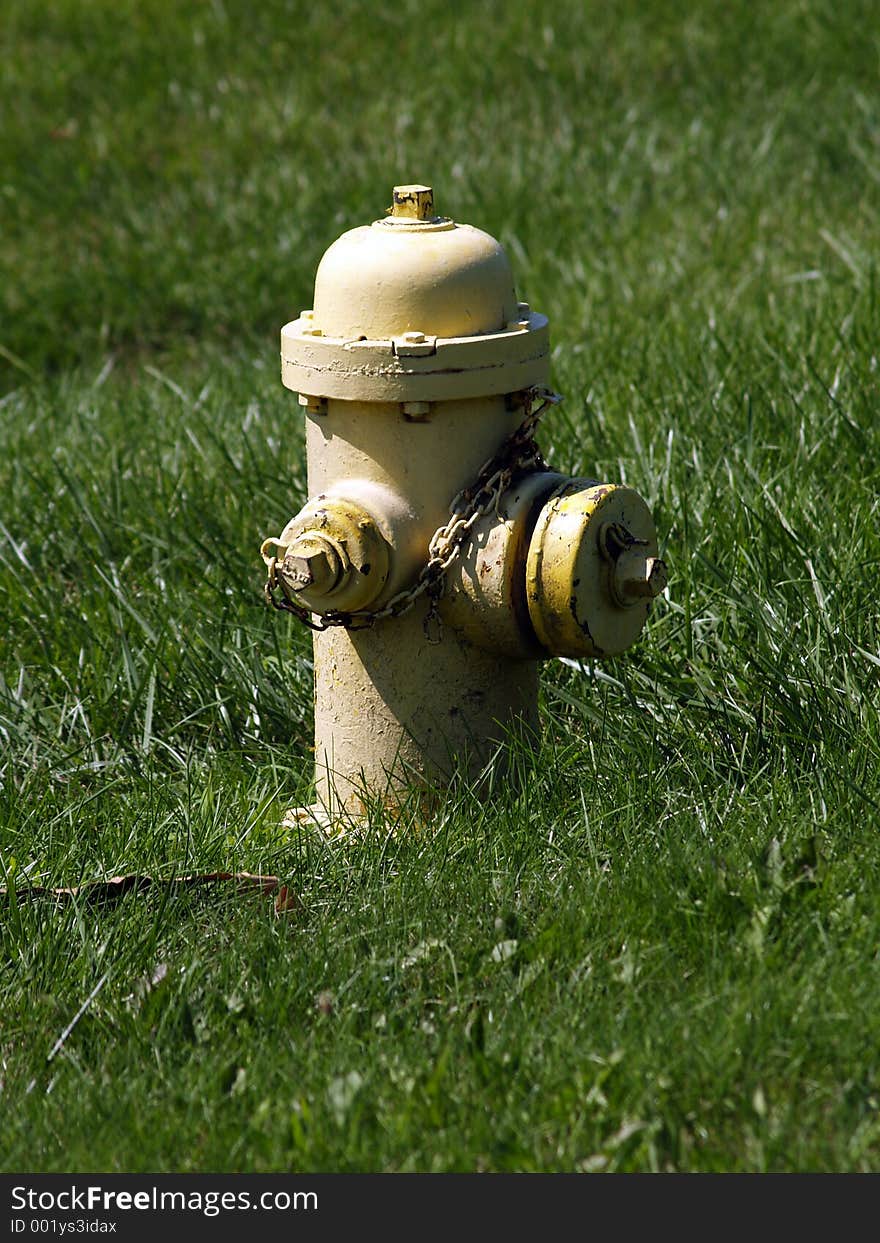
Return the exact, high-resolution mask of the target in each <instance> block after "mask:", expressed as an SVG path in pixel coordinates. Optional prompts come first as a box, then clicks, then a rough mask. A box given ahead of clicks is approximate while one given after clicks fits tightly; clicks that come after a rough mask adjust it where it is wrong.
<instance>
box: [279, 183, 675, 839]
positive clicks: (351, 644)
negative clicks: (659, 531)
mask: <svg viewBox="0 0 880 1243" xmlns="http://www.w3.org/2000/svg"><path fill="white" fill-rule="evenodd" d="M281 359H282V379H283V383H284V385H285V386H286V387H287V388H289V389H292V390H293V391H294V392H296V393H298V394H299V403H300V405H301V406H302V407H303V409H304V412H305V418H306V452H307V460H308V486H309V493H310V496H311V499H310V500H309V501H308V502H307V503H306V505H305V506H304V507H303V509H301V510H300V512H299V513H298V514H297V515H296V516H295V517H294V518H292V519H291V520H290V521H289V522H288V523H287V525H286V526H285V528H284V530H283V531H282V532H281V535H280V536H278V538H277V539H268V540H266V541H265V542H264V543H263V547H262V555H263V559H264V561H265V562H266V565H267V567H268V575H269V577H268V583H267V587H266V594H267V598H268V600H269V601H270V602H271V603H272V604H273V605H275V607H276V608H282V609H286V610H287V611H289V612H292V613H293V614H294V615H295V616H297V617H298V618H299V619H300V620H301V621H302V622H304V623H305V624H306V625H307V626H309V627H311V628H312V630H313V631H314V677H315V760H316V793H317V800H318V805H319V807H320V808H321V809H322V811H323V815H324V819H325V821H326V818H327V817H329V818H330V819H331V821H332V819H333V817H334V816H337V817H338V816H346V815H355V816H358V815H362V814H364V811H365V809H366V808H367V807H368V806H369V805H370V803H371V802H372V801H373V800H380V801H381V802H382V803H383V804H384V805H386V806H391V807H394V806H396V805H398V804H399V803H400V801H401V800H402V799H403V798H404V797H405V795H406V792H407V791H410V790H412V788H413V787H417V788H423V789H424V788H429V789H430V788H437V787H440V786H443V785H444V784H446V783H447V782H448V781H449V779H450V777H451V775H452V774H453V773H454V772H456V771H459V772H463V773H464V774H465V775H466V776H468V777H470V778H476V777H478V776H479V774H481V773H482V772H483V771H484V770H485V768H486V765H487V764H488V763H489V762H490V761H491V760H492V757H493V756H495V755H503V753H504V748H503V747H500V746H499V744H501V743H503V741H504V739H505V738H506V737H507V736H508V734H509V731H510V730H511V729H514V730H516V731H518V732H519V733H521V734H525V735H526V736H532V737H535V736H536V733H537V724H538V680H537V668H538V661H540V660H542V659H545V658H547V657H550V656H568V657H575V658H592V657H605V656H615V655H618V654H619V653H621V652H623V651H625V650H626V649H627V648H629V647H630V646H631V645H632V644H633V643H634V642H635V640H636V639H637V638H638V635H639V634H640V632H641V630H642V627H643V626H644V624H645V620H646V618H647V615H648V611H649V608H650V603H651V600H652V598H653V597H654V596H656V595H657V594H658V593H659V592H661V591H662V590H663V588H664V587H665V584H666V570H665V567H664V565H663V562H662V561H660V560H659V558H658V555H657V554H658V550H657V535H656V531H655V528H654V523H653V521H652V518H651V515H650V512H649V510H648V507H647V505H646V504H645V502H644V501H643V500H642V498H641V497H640V496H639V495H638V494H637V493H636V492H634V491H633V490H632V489H630V488H628V487H624V486H621V485H618V484H611V483H599V482H596V481H595V480H591V479H571V478H567V477H565V476H563V475H560V474H557V473H555V472H554V471H552V470H550V469H548V468H547V467H546V466H545V464H544V462H543V460H542V458H541V455H540V452H539V451H538V449H537V446H536V444H535V440H534V432H535V428H536V424H537V421H538V418H539V417H540V415H541V414H542V413H544V411H545V410H546V409H548V408H549V407H550V406H551V405H552V404H553V403H555V402H556V401H558V400H559V398H557V397H556V396H555V394H553V393H551V392H550V391H549V390H548V389H547V388H546V387H545V386H546V384H547V380H548V376H549V368H550V356H549V333H548V321H547V318H546V316H544V315H541V314H538V313H537V312H535V311H532V310H531V309H530V308H529V306H528V305H527V304H525V303H523V302H517V300H516V294H515V292H514V284H513V276H512V273H511V268H510V264H509V262H508V259H507V256H506V254H505V252H504V250H503V249H502V247H501V246H500V245H499V243H498V242H497V241H495V240H494V238H492V237H490V236H489V235H488V234H486V233H484V232H482V231H481V230H480V229H476V228H473V227H472V226H470V225H460V224H456V223H454V222H453V221H452V220H450V219H448V218H446V217H443V216H438V215H436V214H435V212H434V203H433V193H432V191H431V189H430V188H429V187H427V186H418V185H412V186H397V187H395V189H394V193H393V206H392V207H391V209H390V213H389V214H387V215H386V216H385V217H384V218H383V219H381V220H377V221H375V222H374V223H373V224H371V225H366V226H364V227H361V228H356V229H352V230H351V231H349V232H347V233H344V234H343V235H342V237H340V238H339V239H338V240H337V241H336V242H334V243H333V245H332V246H331V247H330V248H329V250H328V251H327V252H326V254H325V255H324V257H323V259H322V260H321V263H320V266H319V268H318V272H317V276H316V280H315V300H314V309H313V310H307V311H303V312H302V313H301V315H300V316H299V318H298V319H296V320H294V321H293V322H292V323H289V324H287V325H286V326H285V327H284V328H283V329H282V330H281ZM315 815H316V816H319V815H320V812H318V811H316V812H315Z"/></svg>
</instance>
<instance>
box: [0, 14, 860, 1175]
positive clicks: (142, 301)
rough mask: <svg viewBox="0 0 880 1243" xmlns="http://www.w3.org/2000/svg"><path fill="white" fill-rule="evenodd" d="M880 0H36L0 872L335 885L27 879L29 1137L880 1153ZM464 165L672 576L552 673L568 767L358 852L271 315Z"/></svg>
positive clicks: (207, 1160)
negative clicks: (311, 834) (232, 874)
mask: <svg viewBox="0 0 880 1243" xmlns="http://www.w3.org/2000/svg"><path fill="white" fill-rule="evenodd" d="M871 18H872V6H869V5H867V4H860V3H857V2H856V0H850V2H848V3H846V4H843V5H841V4H839V3H838V4H833V5H832V4H830V3H828V4H826V3H821V2H820V0H816V2H815V3H796V2H794V0H786V2H784V3H779V4H774V5H769V4H768V5H754V4H748V5H747V4H745V3H738V2H733V3H726V4H720V3H708V4H701V5H693V6H690V7H689V8H687V9H685V10H682V8H681V6H680V5H672V4H663V3H659V2H655V3H652V4H650V5H645V4H641V5H636V4H634V3H633V4H629V3H620V4H617V5H614V6H610V5H606V6H600V5H598V4H597V5H593V4H580V3H575V2H574V0H570V2H567V3H563V2H560V3H557V4H555V5H554V6H552V11H551V9H549V8H548V9H546V10H544V11H540V10H539V9H538V6H535V5H527V4H524V3H522V4H521V3H512V2H511V0H508V2H507V3H505V4H503V5H502V4H494V3H489V4H485V5H471V6H464V5H461V6H457V5H451V6H450V5H448V4H441V3H439V0H421V3H419V4H418V5H416V4H414V3H413V4H407V3H402V2H398V3H396V4H394V5H387V6H385V5H371V6H365V5H357V4H355V3H351V2H349V3H340V4H338V5H336V6H334V11H333V16H332V20H331V18H330V14H329V12H328V11H325V10H324V9H323V8H322V7H321V6H315V5H310V6H306V5H300V4H296V5H282V4H280V3H274V4H271V3H267V4H263V5H260V6H258V7H257V8H256V9H254V8H253V7H252V6H246V5H244V4H243V3H238V2H233V0H226V2H225V3H224V2H222V0H216V2H215V3H204V4H200V5H197V6H169V5H167V4H160V3H158V0H154V2H153V3H150V2H145V0H142V2H141V3H139V4H138V5H134V4H121V3H119V0H115V3H114V4H112V5H111V4H109V3H105V2H104V0H94V2H93V3H91V4H89V5H82V4H79V3H74V2H73V0H69V2H68V0H54V2H50V0H38V2H32V3H27V4H25V3H23V2H22V3H12V4H11V5H10V6H8V13H6V14H4V30H3V34H2V38H3V40H4V43H5V46H4V49H3V55H2V58H0V63H2V66H3V69H2V73H3V78H2V82H3V85H2V91H3V102H4V110H5V115H6V123H5V124H4V126H3V127H2V130H0V157H2V165H3V168H4V172H3V174H2V184H0V212H2V220H3V231H2V238H0V264H2V266H3V268H4V270H5V279H4V280H3V281H2V288H0V366H2V367H3V371H2V380H3V384H4V388H3V392H4V394H5V395H4V396H3V397H2V398H0V402H2V406H0V419H2V431H0V435H2V453H0V497H2V506H0V520H2V527H0V536H2V544H0V601H2V604H0V608H2V618H3V622H4V625H3V628H2V632H0V737H2V745H3V753H2V760H0V861H2V868H0V870H2V873H3V874H4V876H5V883H7V884H11V885H13V886H16V887H18V888H19V889H21V888H23V887H25V886H26V885H27V884H29V883H30V884H37V883H38V884H56V885H70V884H75V883H77V882H81V881H86V880H89V879H95V878H102V877H105V876H109V875H114V874H118V873H124V872H132V871H148V872H151V873H153V874H155V875H158V876H163V877H170V876H173V875H177V874H180V873H181V872H188V871H202V870H205V871H207V870H211V869H214V868H228V869H245V870H249V871H254V872H256V871H265V872H270V873H273V874H279V875H282V876H283V877H284V878H285V880H287V881H289V882H290V883H291V885H292V887H293V889H294V890H295V892H296V894H297V895H298V905H297V906H296V908H295V909H294V910H292V911H290V912H288V913H287V914H285V915H283V916H276V915H275V914H274V912H273V910H272V904H271V902H267V901H266V900H265V899H263V898H260V897H258V896H248V897H235V898H233V897H232V896H231V895H230V894H229V893H228V892H225V891H221V890H220V889H219V888H218V889H217V890H212V891H210V892H205V891H191V890H183V889H177V890H175V889H170V890H169V889H163V890H156V891H150V892H148V893H145V894H139V895H134V894H131V895H128V896H127V897H125V898H123V899H122V900H121V901H119V902H118V903H117V904H115V905H113V906H104V907H102V906H98V905H94V904H90V903H88V902H87V901H86V900H85V899H82V898H81V899H77V900H74V901H72V902H70V903H68V904H66V905H64V906H56V905H54V904H52V903H50V902H47V901H45V900H41V901H26V902H24V903H22V904H21V905H17V904H14V903H8V902H7V903H6V904H5V905H4V906H3V907H2V908H0V954H2V959H0V961H2V973H0V1089H2V1102H3V1113H4V1124H3V1128H2V1132H0V1166H2V1168H4V1169H24V1168H29V1169H33V1170H38V1169H39V1170H98V1169H119V1170H129V1171H135V1170H164V1169H168V1170H171V1169H193V1170H208V1169H210V1170H227V1169H230V1170H231V1169H238V1170H279V1169H295V1170H308V1171H314V1170H328V1169H329V1170H397V1169H417V1170H431V1169H439V1170H475V1169H476V1170H593V1169H604V1170H645V1169H661V1170H663V1169H674V1170H770V1169H772V1170H793V1169H798V1170H877V1169H878V1168H880V1057H878V1052H877V1050H878V1048H880V958H878V953H877V945H878V939H880V887H878V883H877V882H878V870H880V841H878V834H877V823H878V805H880V779H878V774H880V764H878V751H880V720H878V686H880V655H878V653H880V638H878V610H877V589H876V585H875V584H876V576H877V572H878V563H880V523H878V502H877V495H878V473H880V472H878V461H880V454H878V450H880V445H878V435H880V433H878V423H877V418H876V409H877V406H878V374H877V358H876V342H877V339H878V329H880V308H878V304H877V270H876V257H875V249H876V247H875V239H876V235H877V218H878V181H880V149H878V141H880V105H878V102H877V96H876V89H875V87H876V73H877V61H878V50H880V49H878V38H877V35H876V33H873V32H874V27H875V23H874V22H873V21H872V20H871ZM389 66H392V69H391V72H389ZM417 179H425V180H428V181H430V182H432V183H433V184H434V186H435V191H436V195H437V200H438V204H439V206H440V208H441V210H447V211H450V212H451V213H452V214H454V215H455V216H456V217H457V218H459V219H465V220H469V221H471V222H473V223H475V224H478V225H480V226H482V227H484V228H486V229H488V230H489V231H490V232H492V233H494V234H495V235H496V236H499V237H500V238H501V239H502V241H503V242H504V243H505V245H506V246H507V248H508V250H509V252H510V254H511V257H512V260H513V262H514V266H515V270H516V273H517V278H518V290H519V294H520V296H521V297H524V298H527V299H528V300H529V301H530V302H531V303H532V304H533V305H534V306H535V307H537V308H538V309H541V310H546V311H547V312H548V313H549V314H550V315H551V322H552V329H553V340H554V344H555V353H554V368H555V375H554V381H555V384H556V386H557V387H558V388H559V389H560V390H561V391H562V392H564V393H565V394H566V402H565V404H564V406H562V407H561V408H559V409H558V410H557V411H555V412H554V413H553V415H552V416H551V418H550V420H549V421H548V423H547V427H546V430H545V432H544V434H543V438H542V443H543V446H544V448H545V449H546V451H547V453H548V456H550V458H551V460H552V461H553V463H554V464H555V465H556V466H557V467H558V468H559V469H564V470H567V471H572V472H575V473H590V474H595V475H597V476H599V477H603V476H604V477H609V478H612V479H615V478H623V479H625V480H626V481H627V482H630V483H632V484H633V485H634V486H635V487H637V488H638V489H639V490H640V491H642V492H643V494H644V495H645V496H646V497H647V499H648V500H649V502H650V503H651V505H652V506H653V508H654V511H655V516H656V518H657V522H658V527H659V528H660V530H661V532H662V533H663V536H664V542H665V555H666V557H667V559H668V562H669V564H670V567H671V571H672V579H671V583H670V590H669V599H668V601H666V602H664V603H663V604H662V606H661V607H659V608H657V609H656V610H655V613H654V615H653V617H652V620H651V623H650V625H649V627H648V630H647V631H646V634H645V636H644V638H643V640H642V642H641V643H640V644H639V646H638V647H637V648H636V649H635V650H634V651H633V652H632V653H631V654H630V655H628V656H627V657H626V658H625V659H623V660H620V661H616V662H613V663H611V664H609V665H604V666H598V665H597V666H595V667H583V668H572V667H569V666H565V665H562V664H560V663H558V662H553V663H550V664H548V665H547V666H546V667H545V670H544V676H543V683H542V700H543V720H544V741H543V745H542V750H541V752H540V753H539V754H538V755H537V756H534V757H529V756H527V755H525V754H521V755H520V756H519V760H518V762H519V763H520V764H521V765H522V768H523V776H524V779H525V788H524V792H523V793H521V794H516V793H514V792H512V790H510V789H500V790H498V791H497V792H496V796H495V798H494V799H493V800H492V801H490V802H480V801H478V800H477V799H476V798H475V797H474V796H473V795H472V794H471V793H470V792H469V791H467V790H456V791H452V792H451V793H450V795H449V797H448V799H447V800H446V801H445V803H444V804H443V806H442V808H441V810H440V812H439V813H438V816H437V820H436V823H435V825H434V826H433V831H432V832H430V833H426V834H408V835H402V836H396V837H391V838H389V837H388V836H387V834H386V833H385V832H383V826H382V821H381V816H380V815H379V814H378V813H377V815H376V817H375V824H374V826H373V831H372V834H371V835H370V836H369V837H368V839H367V840H366V841H364V842H358V843H353V842H352V843H342V844H339V845H336V846H334V847H332V848H330V847H324V848H320V847H318V845H317V844H316V843H314V842H297V841H291V840H290V839H289V838H287V837H286V836H285V835H284V834H283V833H282V831H281V830H280V828H279V818H280V813H281V811H282V810H283V809H284V807H286V806H287V805H289V804H290V803H291V802H296V801H297V800H302V799H304V798H305V797H307V795H308V789H309V781H310V764H311V757H310V752H309V744H310V728H311V727H310V710H311V670H310V664H309V644H308V636H307V635H305V634H304V633H303V632H301V631H300V630H298V629H297V628H296V627H295V626H294V625H293V624H292V623H290V622H289V621H288V620H287V619H282V618H279V617H277V616H271V615H269V614H268V613H267V611H266V610H265V608H264V607H263V605H262V603H261V599H260V594H259V593H260V585H261V571H262V567H261V564H260V562H259V558H258V555H257V549H258V546H259V542H260V539H261V538H262V536H264V535H265V534H267V533H268V532H270V531H274V530H276V529H277V528H278V526H279V524H280V523H281V522H283V520H285V519H286V517H287V516H288V514H289V513H290V512H292V511H293V510H294V509H295V507H296V506H297V504H298V503H299V502H301V500H302V499H304V495H305V474H304V461H303V446H302V438H301V430H302V429H301V420H300V417H299V413H298V407H297V406H296V404H295V401H294V400H293V399H292V398H291V396H290V395H289V394H288V393H286V392H285V391H284V390H283V389H282V388H281V386H280V382H279V378H278V374H277V329H278V327H279V326H280V324H281V323H283V322H285V321H286V320H287V319H289V318H290V317H291V314H292V313H293V312H295V311H296V310H298V309H299V308H300V307H303V306H307V305H309V304H310V299H311V289H310V286H311V280H312V276H313V273H314V268H315V266H316V263H317V260H318V258H319V257H320V254H321V253H322V251H323V249H324V248H325V247H326V246H327V245H328V244H329V242H330V241H331V240H333V238H334V237H335V236H336V235H337V234H338V233H339V232H340V231H341V230H342V229H343V228H345V227H349V226H351V225H353V224H356V223H360V222H362V221H365V220H369V219H372V218H374V217H375V216H376V215H378V214H380V212H381V210H382V209H383V208H384V206H385V205H386V203H387V200H388V195H389V191H390V187H391V185H392V184H393V183H394V182H395V181H402V180H417ZM98 985H100V987H99V988H98V991H97V992H96V993H95V995H94V997H93V999H92V1001H91V1003H90V1004H89V1005H88V1007H87V1008H86V1009H85V1011H84V1012H83V1014H82V1017H81V1018H80V1019H79V1021H78V1022H77V1024H76V1025H75V1027H74V1028H73V1030H72V1031H71V1032H70V1034H69V1035H68V1036H67V1037H66V1039H65V1040H64V1041H63V1043H62V1045H61V1047H60V1049H59V1050H58V1051H57V1052H55V1053H54V1054H53V1053H52V1051H53V1048H54V1047H55V1045H56V1042H57V1041H58V1039H59V1037H60V1036H61V1035H62V1033H63V1032H64V1031H65V1029H66V1028H67V1027H68V1025H69V1024H70V1022H71V1020H72V1019H73V1018H74V1017H75V1016H76V1015H77V1013H78V1012H79V1010H80V1008H81V1007H82V1005H83V1003H84V1002H85V1001H86V999H87V998H88V997H89V995H90V994H91V993H92V992H93V990H94V989H95V988H96V986H98ZM50 1055H51V1056H50Z"/></svg>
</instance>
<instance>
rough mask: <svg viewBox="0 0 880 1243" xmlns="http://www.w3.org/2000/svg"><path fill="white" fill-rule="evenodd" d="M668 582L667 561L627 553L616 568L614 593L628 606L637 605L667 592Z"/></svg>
mask: <svg viewBox="0 0 880 1243" xmlns="http://www.w3.org/2000/svg"><path fill="white" fill-rule="evenodd" d="M668 582H669V574H668V571H667V569H666V562H665V561H661V560H660V558H659V557H644V556H638V555H636V556H633V554H632V553H625V554H624V555H623V556H622V557H621V558H620V560H619V561H618V562H617V565H616V567H615V573H614V593H615V595H617V596H618V597H619V598H620V599H622V600H625V601H626V602H627V603H628V604H635V602H636V601H637V600H653V599H654V597H655V596H659V595H660V593H661V592H662V591H665V590H666V584H667V583H668Z"/></svg>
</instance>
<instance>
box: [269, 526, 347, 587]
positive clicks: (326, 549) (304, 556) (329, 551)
mask: <svg viewBox="0 0 880 1243" xmlns="http://www.w3.org/2000/svg"><path fill="white" fill-rule="evenodd" d="M341 572H342V563H341V561H340V559H339V554H338V553H337V551H336V549H335V548H334V547H333V545H332V544H331V543H330V541H329V540H326V539H322V538H321V536H319V535H306V536H304V537H303V538H302V539H297V540H294V542H293V543H292V544H291V545H290V547H289V548H288V550H287V553H286V555H285V557H284V561H283V562H282V564H281V568H280V569H279V571H278V576H279V578H280V579H281V584H282V587H285V588H287V590H288V591H290V592H292V593H293V594H296V593H297V592H299V591H305V589H306V588H309V590H311V591H313V592H315V593H317V594H319V595H326V594H328V593H329V592H331V591H332V590H333V588H334V587H335V586H336V584H337V583H338V582H339V576H340V574H341Z"/></svg>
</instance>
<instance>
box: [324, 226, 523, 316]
mask: <svg viewBox="0 0 880 1243" xmlns="http://www.w3.org/2000/svg"><path fill="white" fill-rule="evenodd" d="M408 225H409V227H407V226H408ZM518 314H519V313H518V309H517V300H516V293H515V290H514V285H513V273H512V271H511V267H510V263H509V261H508V258H507V255H506V254H505V252H504V249H503V247H502V246H501V245H500V243H499V242H497V241H496V240H495V239H494V238H493V237H491V236H490V235H489V234H488V233H484V232H483V231H482V229H476V228H474V227H473V226H471V225H457V224H453V223H452V221H445V220H440V221H437V220H436V219H435V220H433V221H424V222H422V221H418V222H416V221H413V222H412V224H411V225H410V222H409V221H406V222H403V221H401V222H400V223H399V224H397V225H395V224H392V222H391V221H390V220H389V221H387V222H386V221H376V223H375V224H373V225H366V226H362V227H361V228H357V229H351V230H350V231H349V232H347V233H343V235H342V236H341V237H340V238H339V239H338V240H337V241H335V242H334V243H333V244H332V246H330V248H329V249H328V250H327V252H326V253H325V255H324V257H323V259H322V260H321V263H320V265H319V267H318V273H317V276H316V278H315V305H314V324H315V327H316V328H318V329H320V331H321V332H322V333H323V334H324V335H326V336H330V337H343V338H350V339H355V340H356V339H358V338H366V339H369V340H376V339H382V338H387V337H396V336H400V335H402V334H403V333H405V332H421V333H425V334H426V335H430V336H436V337H468V336H479V335H481V334H485V333H496V332H502V331H504V329H505V328H506V327H507V325H508V324H509V323H511V322H512V321H515V320H516V319H517V318H518Z"/></svg>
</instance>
